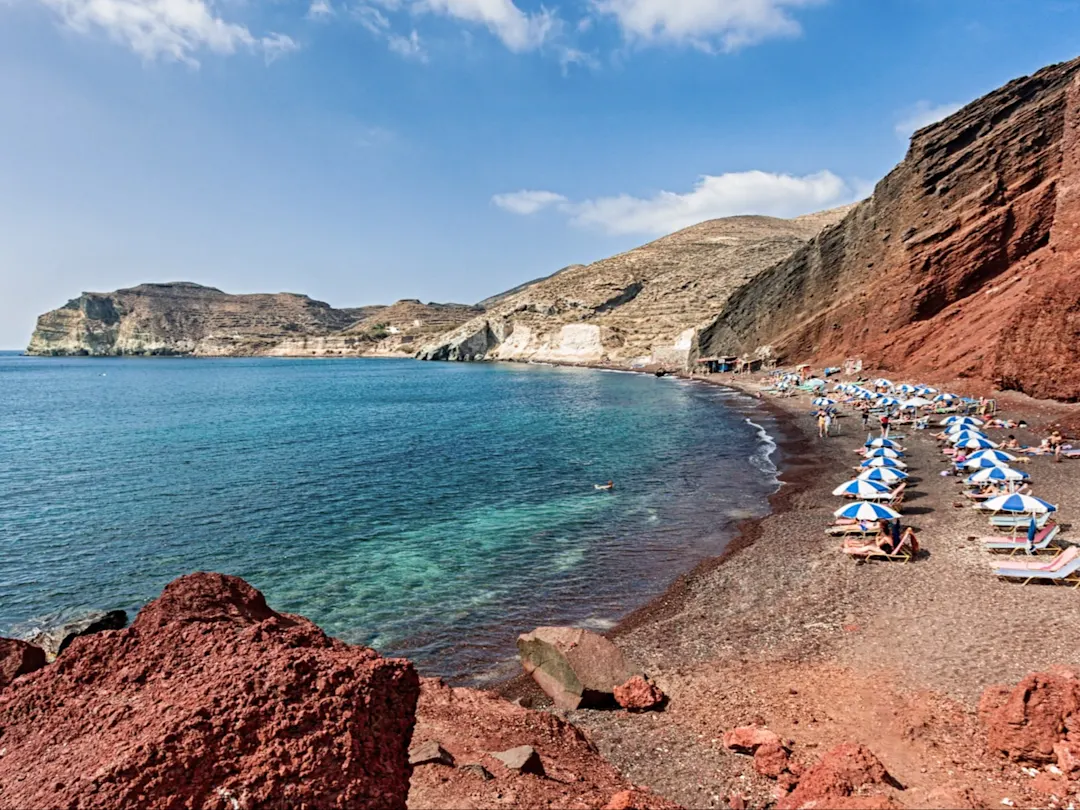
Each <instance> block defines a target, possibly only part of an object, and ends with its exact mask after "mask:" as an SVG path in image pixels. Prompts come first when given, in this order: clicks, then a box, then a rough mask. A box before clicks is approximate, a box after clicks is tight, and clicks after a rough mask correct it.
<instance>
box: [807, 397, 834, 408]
mask: <svg viewBox="0 0 1080 810" xmlns="http://www.w3.org/2000/svg"><path fill="white" fill-rule="evenodd" d="M810 404H811V405H815V406H817V407H818V408H828V407H829V406H831V405H835V404H836V400H835V399H829V398H828V397H818V398H817V399H815V400H813V401H812V402H811V403H810Z"/></svg>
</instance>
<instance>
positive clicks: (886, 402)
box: [877, 397, 900, 408]
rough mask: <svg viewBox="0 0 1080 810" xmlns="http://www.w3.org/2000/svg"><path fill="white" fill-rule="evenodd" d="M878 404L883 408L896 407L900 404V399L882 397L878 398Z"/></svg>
mask: <svg viewBox="0 0 1080 810" xmlns="http://www.w3.org/2000/svg"><path fill="white" fill-rule="evenodd" d="M877 404H878V405H880V406H881V407H883V408H895V407H896V406H897V405H899V404H900V400H898V399H897V398H896V397H882V398H881V399H879V400H878V403H877Z"/></svg>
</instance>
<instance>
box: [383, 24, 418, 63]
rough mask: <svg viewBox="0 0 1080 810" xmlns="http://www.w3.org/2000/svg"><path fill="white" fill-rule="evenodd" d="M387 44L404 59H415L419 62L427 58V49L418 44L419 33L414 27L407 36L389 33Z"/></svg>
mask: <svg viewBox="0 0 1080 810" xmlns="http://www.w3.org/2000/svg"><path fill="white" fill-rule="evenodd" d="M387 45H388V47H389V48H390V50H391V51H393V52H394V53H396V54H398V56H404V57H405V58H406V59H416V60H417V61H420V62H426V61H427V60H428V57H427V51H425V50H424V46H423V45H421V44H420V35H419V34H418V33H416V29H415V28H414V29H413V30H412V33H410V34H409V35H408V36H407V37H406V36H401V35H399V34H390V35H389V39H388V40H387Z"/></svg>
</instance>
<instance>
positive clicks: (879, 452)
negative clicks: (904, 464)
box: [866, 447, 904, 458]
mask: <svg viewBox="0 0 1080 810" xmlns="http://www.w3.org/2000/svg"><path fill="white" fill-rule="evenodd" d="M866 457H867V458H903V457H904V454H903V453H899V452H897V451H896V450H893V449H892V448H891V447H875V448H874V449H873V450H871V451H870V452H869V453H867V454H866Z"/></svg>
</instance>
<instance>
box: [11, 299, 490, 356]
mask: <svg viewBox="0 0 1080 810" xmlns="http://www.w3.org/2000/svg"><path fill="white" fill-rule="evenodd" d="M480 311H481V310H479V309H477V308H476V307H468V306H463V305H459V304H421V303H420V302H419V301H399V302H398V303H396V304H394V305H392V306H378V307H363V308H358V309H340V310H339V309H334V308H332V307H331V306H329V305H328V304H324V303H322V302H321V301H314V300H312V299H311V298H308V297H307V296H304V295H295V294H292V293H277V294H270V295H229V294H228V293H224V292H222V291H221V290H217V289H214V288H212V287H203V286H200V285H198V284H190V283H187V282H174V283H170V284H142V285H139V286H138V287H132V288H130V289H126V290H117V291H116V292H111V293H84V294H83V295H81V296H80V297H79V298H76V299H74V300H72V301H69V302H68V303H67V304H66V305H65V306H63V307H61V308H60V309H57V310H53V311H52V312H48V313H46V314H44V315H42V316H41V317H40V318H39V319H38V324H37V328H36V329H35V330H34V334H33V337H32V338H31V340H30V346H29V347H28V349H27V352H28V353H29V354H38V355H91V356H109V355H194V356H201V357H215V356H218V357H226V356H252V355H269V356H278V357H295V356H307V357H310V356H339V355H354V356H355V355H394V354H399V355H400V354H411V353H412V352H413V351H414V347H413V343H414V342H415V341H417V340H418V339H422V338H426V337H427V336H429V335H431V334H434V333H438V332H442V331H445V330H446V329H451V328H453V327H454V326H457V325H458V324H460V323H462V322H464V321H465V320H467V319H468V318H470V317H473V316H474V315H476V314H477V313H478V312H480Z"/></svg>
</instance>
